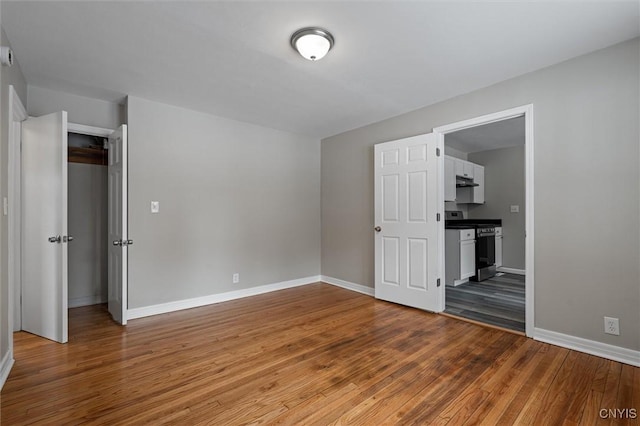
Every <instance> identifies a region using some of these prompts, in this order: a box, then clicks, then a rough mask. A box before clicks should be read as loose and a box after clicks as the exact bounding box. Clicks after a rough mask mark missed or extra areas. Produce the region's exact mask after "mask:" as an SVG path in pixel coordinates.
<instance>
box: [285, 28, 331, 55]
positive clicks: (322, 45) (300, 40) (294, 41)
mask: <svg viewBox="0 0 640 426" xmlns="http://www.w3.org/2000/svg"><path fill="white" fill-rule="evenodd" d="M291 47H293V48H294V49H295V50H297V51H298V53H300V55H302V57H303V58H305V59H308V60H310V61H317V60H318V59H322V58H323V57H324V55H326V54H327V52H328V51H329V50H331V48H332V47H333V36H332V35H331V33H329V31H327V30H323V29H322V28H317V27H308V28H302V29H299V30H298V31H296V32H295V33H293V35H292V36H291Z"/></svg>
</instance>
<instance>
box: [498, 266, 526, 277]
mask: <svg viewBox="0 0 640 426" xmlns="http://www.w3.org/2000/svg"><path fill="white" fill-rule="evenodd" d="M496 271H498V272H506V273H508V274H516V275H526V274H527V273H526V272H525V270H524V269H516V268H507V267H505V266H498V267H497V268H496Z"/></svg>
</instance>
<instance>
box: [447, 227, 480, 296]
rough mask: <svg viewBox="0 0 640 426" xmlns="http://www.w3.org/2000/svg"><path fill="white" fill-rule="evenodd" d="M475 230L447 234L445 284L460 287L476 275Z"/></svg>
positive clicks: (452, 230) (461, 230)
mask: <svg viewBox="0 0 640 426" xmlns="http://www.w3.org/2000/svg"><path fill="white" fill-rule="evenodd" d="M475 237H476V231H475V229H447V230H446V232H445V284H446V285H449V286H458V285H460V284H463V283H465V282H468V281H469V278H471V277H473V276H474V275H475V274H476V240H475Z"/></svg>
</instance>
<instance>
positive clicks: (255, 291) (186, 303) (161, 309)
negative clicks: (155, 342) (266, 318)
mask: <svg viewBox="0 0 640 426" xmlns="http://www.w3.org/2000/svg"><path fill="white" fill-rule="evenodd" d="M317 282H320V275H314V276H311V277H306V278H298V279H296V280H290V281H283V282H279V283H274V284H266V285H262V286H258V287H250V288H245V289H242V290H234V291H228V292H226V293H219V294H211V295H209V296H202V297H194V298H192V299H184V300H177V301H175V302H167V303H161V304H158V305H151V306H143V307H141V308H133V309H129V310H127V319H128V320H132V319H136V318H144V317H150V316H152V315H159V314H166V313H169V312H175V311H181V310H183V309H191V308H198V307H200V306H206V305H213V304H215V303H220V302H228V301H230V300H235V299H242V298H243V297H249V296H257V295H259V294H264V293H270V292H272V291H278V290H285V289H287V288H293V287H299V286H302V285H307V284H314V283H317Z"/></svg>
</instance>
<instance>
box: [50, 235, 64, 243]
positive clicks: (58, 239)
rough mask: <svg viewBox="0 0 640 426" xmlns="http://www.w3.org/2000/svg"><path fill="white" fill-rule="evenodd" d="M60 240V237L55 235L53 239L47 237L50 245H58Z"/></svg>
mask: <svg viewBox="0 0 640 426" xmlns="http://www.w3.org/2000/svg"><path fill="white" fill-rule="evenodd" d="M60 240H61V238H60V235H57V236H55V237H49V242H50V243H59V242H60Z"/></svg>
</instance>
